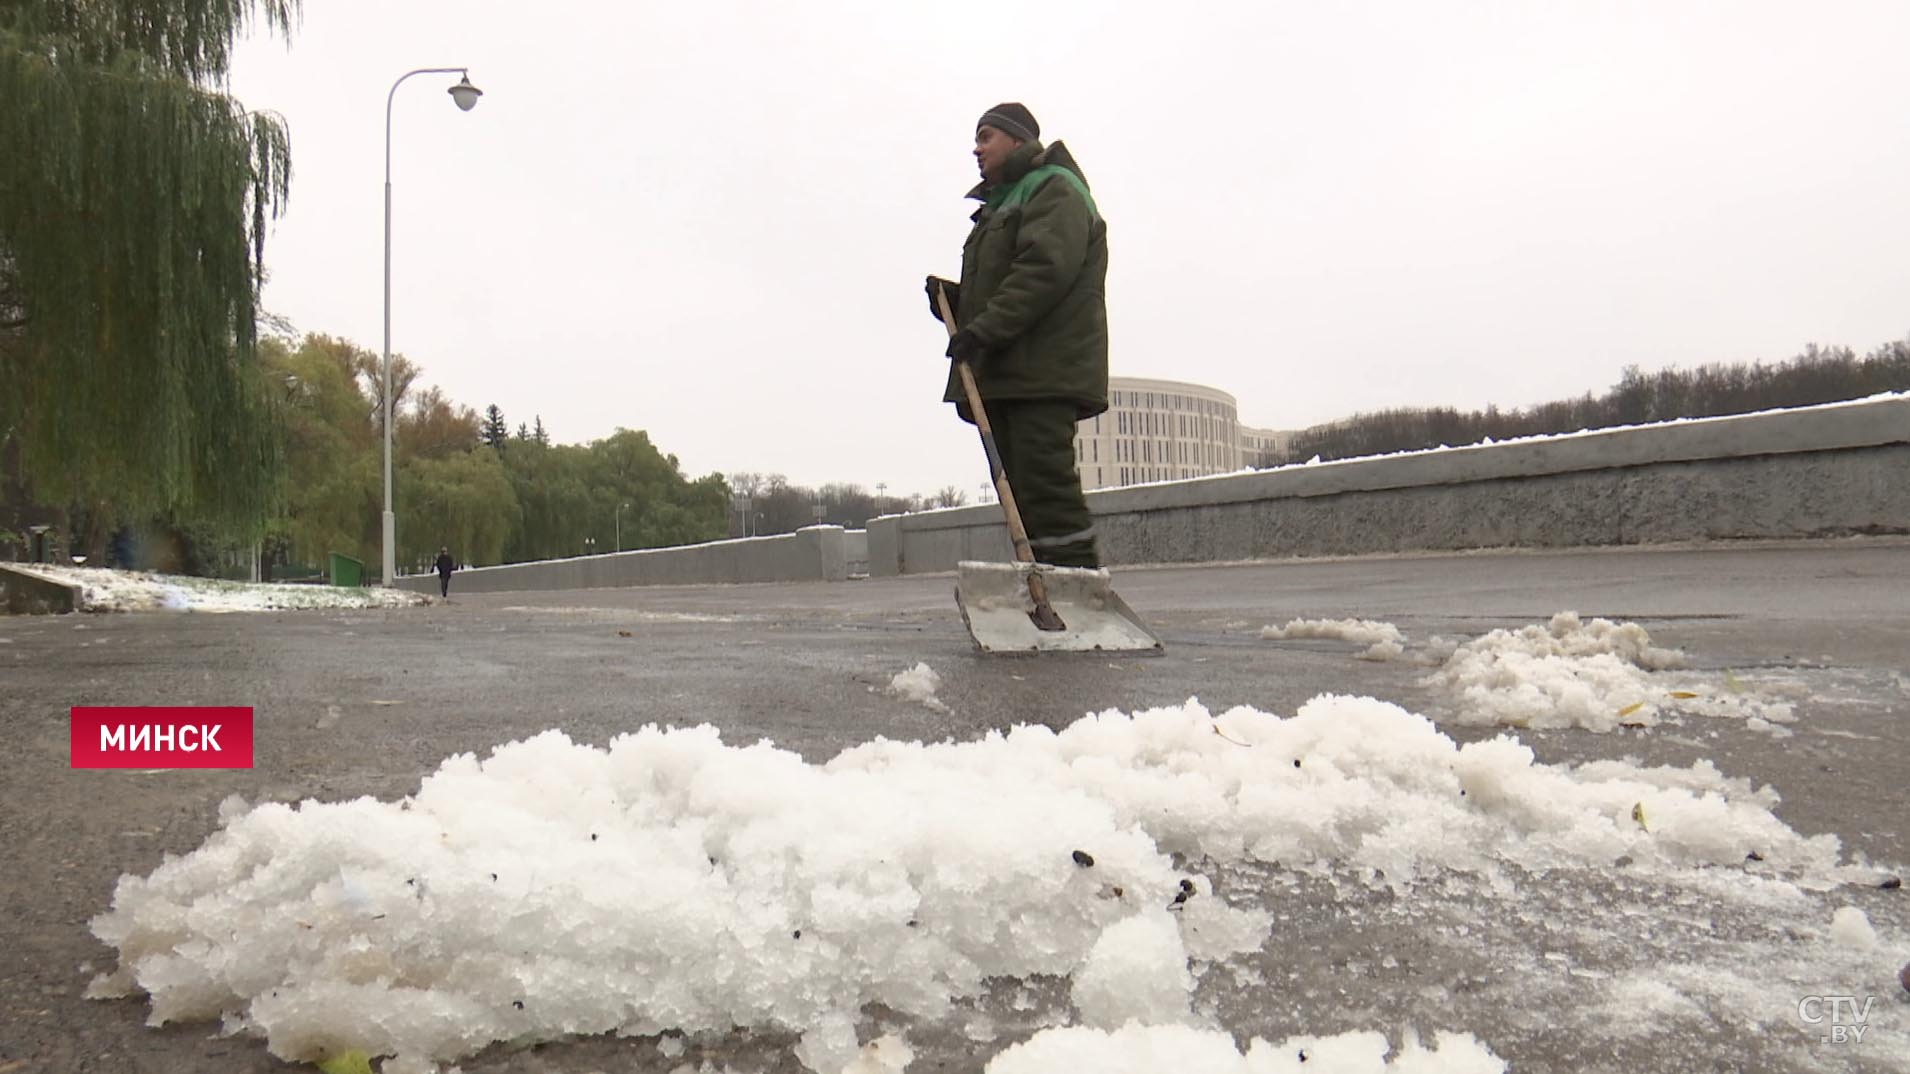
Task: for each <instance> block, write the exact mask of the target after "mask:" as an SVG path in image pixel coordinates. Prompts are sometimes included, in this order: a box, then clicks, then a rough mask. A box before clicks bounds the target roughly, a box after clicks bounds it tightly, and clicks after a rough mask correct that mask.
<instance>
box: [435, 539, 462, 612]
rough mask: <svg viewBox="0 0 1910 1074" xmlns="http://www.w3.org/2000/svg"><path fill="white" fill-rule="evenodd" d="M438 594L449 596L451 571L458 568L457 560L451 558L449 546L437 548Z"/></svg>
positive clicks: (447, 598)
mask: <svg viewBox="0 0 1910 1074" xmlns="http://www.w3.org/2000/svg"><path fill="white" fill-rule="evenodd" d="M437 567H438V596H440V597H443V598H445V599H446V600H449V599H450V598H451V572H452V571H455V570H457V569H458V565H457V562H456V561H455V560H453V559H452V558H451V550H450V549H449V548H440V549H438V563H437Z"/></svg>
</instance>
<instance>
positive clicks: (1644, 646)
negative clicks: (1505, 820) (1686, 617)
mask: <svg viewBox="0 0 1910 1074" xmlns="http://www.w3.org/2000/svg"><path fill="white" fill-rule="evenodd" d="M1260 636H1261V637H1263V638H1267V639H1270V640H1287V639H1293V638H1332V639H1337V640H1341V641H1351V642H1357V643H1360V644H1363V645H1367V646H1368V648H1367V649H1366V650H1365V651H1364V652H1362V653H1360V654H1359V655H1360V658H1361V659H1363V660H1398V659H1403V658H1404V659H1413V660H1415V661H1418V662H1420V663H1422V664H1426V665H1428V666H1432V667H1434V668H1435V670H1434V671H1433V672H1432V673H1431V674H1430V675H1428V676H1426V677H1425V678H1424V679H1422V680H1421V682H1422V684H1424V685H1427V686H1431V687H1433V688H1435V689H1438V690H1439V691H1441V692H1442V693H1444V694H1445V695H1447V696H1448V697H1450V698H1452V712H1451V714H1450V715H1451V718H1452V719H1453V721H1454V722H1456V723H1461V724H1468V725H1480V726H1499V727H1534V728H1541V729H1551V728H1565V727H1578V728H1583V729H1585V730H1589V731H1601V732H1603V731H1615V730H1617V729H1619V728H1621V727H1653V726H1656V725H1657V724H1659V723H1662V722H1665V721H1667V720H1681V719H1682V718H1683V717H1685V716H1700V717H1715V718H1720V719H1735V720H1742V721H1744V724H1745V726H1746V727H1748V728H1750V729H1751V730H1754V731H1763V732H1766V733H1769V734H1771V735H1773V736H1776V737H1780V738H1781V737H1784V736H1787V735H1789V734H1790V733H1791V732H1790V730H1789V728H1788V727H1786V726H1784V725H1786V724H1791V723H1795V722H1796V720H1797V715H1796V706H1795V704H1794V702H1795V700H1796V698H1797V697H1799V696H1801V694H1802V693H1803V688H1802V687H1801V686H1800V685H1799V684H1797V683H1795V682H1776V683H1758V684H1747V683H1745V682H1744V681H1742V680H1740V679H1738V678H1737V677H1736V676H1734V675H1732V674H1730V673H1728V672H1727V673H1724V674H1723V675H1705V674H1700V673H1697V672H1688V671H1683V670H1681V669H1683V668H1684V667H1685V655H1684V653H1682V652H1680V651H1679V650H1677V649H1663V648H1659V647H1657V646H1655V645H1653V644H1652V643H1651V635H1650V634H1649V633H1648V632H1646V630H1645V628H1644V627H1642V626H1640V625H1638V624H1637V623H1614V622H1612V621H1610V620H1608V619H1592V620H1591V621H1589V622H1587V621H1585V620H1584V619H1582V618H1580V617H1579V615H1578V614H1577V613H1576V612H1560V613H1559V614H1557V615H1555V616H1553V617H1552V618H1551V620H1549V621H1548V622H1546V623H1544V624H1542V625H1538V624H1535V625H1532V626H1526V627H1521V628H1519V629H1517V630H1494V631H1492V632H1490V633H1488V634H1485V635H1483V636H1481V637H1479V638H1475V639H1473V640H1472V641H1469V642H1466V643H1464V644H1453V643H1451V642H1448V641H1446V640H1444V639H1442V638H1439V637H1436V636H1435V637H1433V638H1431V639H1430V640H1429V641H1428V643H1427V645H1426V647H1425V650H1424V651H1423V652H1413V653H1411V654H1410V655H1409V654H1408V653H1407V650H1406V645H1407V638H1406V635H1405V633H1404V632H1403V631H1401V630H1400V629H1399V628H1398V627H1397V626H1395V625H1393V624H1392V623H1384V622H1376V621H1374V620H1370V619H1333V620H1329V619H1294V620H1292V621H1290V622H1288V623H1287V625H1286V626H1284V627H1275V626H1268V627H1263V628H1261V631H1260Z"/></svg>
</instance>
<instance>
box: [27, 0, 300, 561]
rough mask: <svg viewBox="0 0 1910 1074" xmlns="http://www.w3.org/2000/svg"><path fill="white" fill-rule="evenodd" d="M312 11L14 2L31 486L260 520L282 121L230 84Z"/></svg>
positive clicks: (63, 498)
mask: <svg viewBox="0 0 1910 1074" xmlns="http://www.w3.org/2000/svg"><path fill="white" fill-rule="evenodd" d="M297 12H298V0H0V102H5V103H4V105H0V444H5V443H7V442H8V441H11V442H12V443H13V444H14V445H15V446H16V448H17V450H18V459H19V463H20V466H21V470H22V472H23V474H24V476H25V479H26V483H27V487H28V489H29V494H30V495H32V496H33V497H34V498H35V499H37V500H39V501H40V502H43V503H75V504H88V505H94V506H93V509H99V507H101V506H110V509H111V510H112V511H113V513H115V514H119V515H122V516H127V515H158V514H168V515H172V516H174V517H191V518H196V519H200V520H208V521H212V520H216V521H219V522H222V523H225V524H227V525H237V526H241V527H245V528H252V527H255V526H256V525H257V524H258V523H259V521H260V520H261V519H262V517H263V515H264V514H265V512H266V509H267V505H268V501H269V499H270V497H271V495H272V492H271V490H272V488H273V481H272V477H273V475H274V471H275V469H276V467H277V465H278V463H277V458H278V449H277V446H276V437H275V434H274V430H273V427H272V422H271V414H270V411H269V407H270V402H269V400H268V398H267V396H266V394H265V393H264V391H263V390H262V389H263V384H262V378H261V376H260V374H259V370H258V366H257V362H256V356H255V344H256V342H257V327H256V326H257V320H258V293H259V284H260V280H261V277H262V269H263V255H264V246H263V243H264V235H265V228H266V224H267V222H268V221H269V220H270V219H271V218H273V217H275V216H277V215H278V213H279V211H280V209H281V207H282V205H283V203H284V199H285V196H286V191H287V186H288V183H289V179H290V176H291V158H290V149H289V145H288V142H287V137H286V132H285V128H284V125H283V124H282V123H281V122H280V121H279V120H277V119H276V118H275V117H272V116H270V115H264V114H259V113H254V112H248V111H246V110H245V108H244V107H243V106H242V105H240V104H239V102H237V101H235V100H234V99H232V98H231V97H229V96H226V95H225V94H222V93H220V92H219V87H220V86H221V84H222V82H223V80H224V77H225V75H226V73H227V70H228V68H229V66H230V62H231V58H232V48H233V45H234V43H235V41H236V39H237V36H238V35H239V34H240V33H241V32H243V31H245V30H247V29H248V28H250V27H251V26H252V25H254V24H258V23H262V24H263V25H265V26H266V27H267V28H269V29H270V30H271V31H273V32H276V33H278V34H280V35H281V36H285V35H289V33H290V30H291V26H292V23H293V21H294V20H295V18H296V17H297Z"/></svg>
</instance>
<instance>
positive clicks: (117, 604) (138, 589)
mask: <svg viewBox="0 0 1910 1074" xmlns="http://www.w3.org/2000/svg"><path fill="white" fill-rule="evenodd" d="M15 566H16V567H17V568H18V569H20V570H24V571H28V572H30V573H33V574H37V575H39V576H41V577H43V578H46V579H49V580H51V581H55V582H61V583H64V584H66V585H76V586H79V587H80V599H81V603H82V605H83V608H84V610H86V611H89V612H145V611H182V612H264V611H281V610H295V609H301V608H401V607H410V606H412V605H416V604H426V603H429V601H428V599H427V598H425V597H424V596H421V595H419V594H417V593H411V592H407V591H405V590H400V589H381V588H376V587H371V588H357V587H341V586H322V585H276V584H272V583H267V582H228V581H225V580H223V579H219V578H191V577H187V576H184V575H175V574H152V573H149V572H146V571H116V570H106V569H104V568H97V567H60V566H52V565H48V564H44V563H21V564H16V565H15Z"/></svg>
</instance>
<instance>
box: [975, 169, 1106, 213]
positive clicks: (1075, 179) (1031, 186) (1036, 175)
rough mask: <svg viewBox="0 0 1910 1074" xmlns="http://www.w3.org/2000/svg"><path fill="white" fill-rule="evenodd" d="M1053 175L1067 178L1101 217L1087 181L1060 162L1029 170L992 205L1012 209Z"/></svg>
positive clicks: (1091, 208)
mask: <svg viewBox="0 0 1910 1074" xmlns="http://www.w3.org/2000/svg"><path fill="white" fill-rule="evenodd" d="M1053 175H1058V176H1060V177H1061V178H1063V179H1065V180H1067V182H1068V185H1069V186H1072V187H1074V189H1075V190H1076V191H1078V192H1079V193H1080V194H1081V196H1082V197H1084V198H1086V199H1087V201H1088V211H1089V212H1091V213H1093V214H1094V218H1095V219H1096V220H1099V219H1100V218H1101V210H1100V208H1099V207H1098V206H1096V205H1095V204H1094V195H1093V194H1090V193H1088V184H1087V182H1086V181H1085V180H1083V179H1082V178H1081V177H1080V176H1078V175H1076V174H1074V173H1073V172H1071V171H1069V170H1068V169H1066V168H1063V167H1062V166H1061V165H1059V164H1044V165H1042V166H1041V167H1039V168H1036V169H1035V170H1034V171H1031V172H1029V173H1028V174H1027V175H1024V176H1022V177H1021V178H1020V179H1019V180H1017V181H1016V182H1015V183H1014V185H1012V186H1010V187H1008V188H1007V189H1006V190H1005V191H1004V192H1003V194H1002V199H1001V202H1000V203H999V204H993V203H992V202H991V205H992V206H993V208H995V209H996V210H998V211H999V210H1001V209H1012V208H1014V207H1015V206H1017V205H1020V204H1021V203H1023V202H1025V201H1027V200H1028V197H1029V195H1031V194H1033V193H1034V192H1035V188H1036V187H1039V186H1040V185H1041V184H1042V183H1043V182H1044V181H1046V180H1047V179H1048V177H1049V176H1053Z"/></svg>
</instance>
